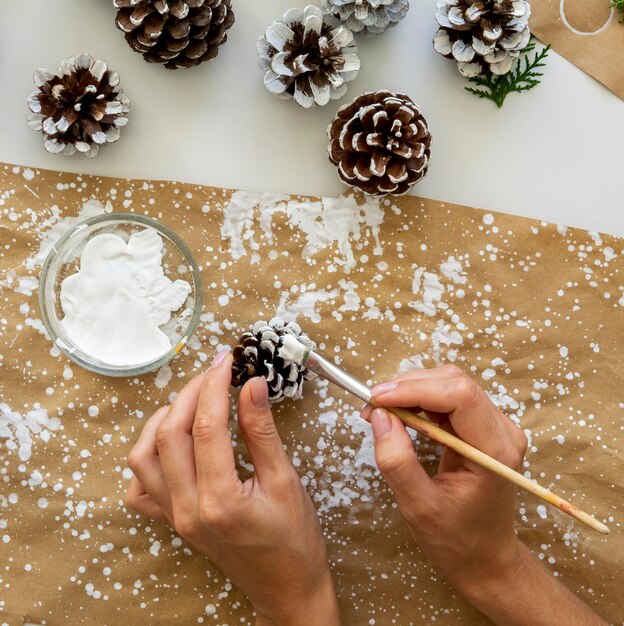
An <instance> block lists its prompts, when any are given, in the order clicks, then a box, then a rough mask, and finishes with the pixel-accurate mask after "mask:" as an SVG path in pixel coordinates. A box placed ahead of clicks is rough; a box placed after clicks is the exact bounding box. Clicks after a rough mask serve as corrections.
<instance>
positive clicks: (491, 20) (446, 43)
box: [433, 0, 531, 78]
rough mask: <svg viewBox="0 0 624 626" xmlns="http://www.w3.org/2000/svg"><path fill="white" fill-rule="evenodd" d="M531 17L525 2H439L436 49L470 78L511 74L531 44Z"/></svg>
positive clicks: (514, 0) (510, 0)
mask: <svg viewBox="0 0 624 626" xmlns="http://www.w3.org/2000/svg"><path fill="white" fill-rule="evenodd" d="M530 15H531V6H530V4H529V3H528V2H526V1H525V0H438V11H437V13H436V20H437V21H438V24H439V25H440V29H439V30H438V32H437V33H436V34H435V37H434V39H433V47H434V48H435V50H436V52H439V53H440V54H442V55H444V56H445V57H447V58H449V59H454V60H455V61H456V62H457V67H458V69H459V71H460V72H461V74H463V75H464V76H466V77H468V78H471V77H474V76H479V75H480V74H485V73H487V72H492V74H496V75H502V74H507V72H509V71H510V70H511V69H512V67H513V63H514V61H515V60H516V59H517V58H518V56H519V55H520V52H521V51H522V50H524V48H526V47H527V44H528V43H529V39H530V37H531V32H530V30H529V16H530Z"/></svg>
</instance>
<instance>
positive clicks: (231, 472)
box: [193, 351, 242, 500]
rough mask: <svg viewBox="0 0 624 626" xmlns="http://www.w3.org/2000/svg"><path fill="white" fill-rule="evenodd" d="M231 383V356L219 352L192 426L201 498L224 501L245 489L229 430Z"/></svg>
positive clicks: (206, 379) (204, 382)
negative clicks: (240, 477)
mask: <svg viewBox="0 0 624 626" xmlns="http://www.w3.org/2000/svg"><path fill="white" fill-rule="evenodd" d="M231 381H232V355H231V354H230V353H229V352H225V351H224V352H220V353H219V354H218V355H217V357H216V358H215V361H214V363H213V366H212V367H211V369H210V370H208V372H207V373H206V376H205V377H204V381H203V384H202V387H201V391H200V394H199V401H198V405H197V414H196V416H195V423H194V424H193V439H194V444H195V466H196V469H197V488H198V491H199V494H200V497H202V496H208V497H210V496H215V497H217V498H218V499H219V500H221V499H222V498H223V497H226V498H227V497H231V496H232V495H234V494H235V493H236V492H237V491H239V490H241V489H242V483H241V482H240V480H239V478H238V474H237V472H236V465H235V463H234V452H233V450H232V439H231V437H230V432H229V430H228V427H227V424H228V420H229V416H230V397H229V387H230V383H231Z"/></svg>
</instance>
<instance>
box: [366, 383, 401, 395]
mask: <svg viewBox="0 0 624 626" xmlns="http://www.w3.org/2000/svg"><path fill="white" fill-rule="evenodd" d="M398 386H399V383H381V385H376V386H375V387H373V388H372V389H371V393H372V394H373V397H374V398H376V397H377V396H381V395H383V394H384V393H388V392H389V391H393V390H394V389H396V388H397V387H398Z"/></svg>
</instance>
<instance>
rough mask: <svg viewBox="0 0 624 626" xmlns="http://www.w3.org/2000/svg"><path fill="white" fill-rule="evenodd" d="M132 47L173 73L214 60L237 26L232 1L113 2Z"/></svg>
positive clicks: (131, 0)
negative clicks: (228, 35) (228, 33)
mask: <svg viewBox="0 0 624 626" xmlns="http://www.w3.org/2000/svg"><path fill="white" fill-rule="evenodd" d="M113 4H114V5H115V7H116V8H117V9H118V11H117V17H116V19H115V22H116V23H117V27H118V28H119V29H120V30H122V31H123V32H124V33H125V34H126V41H127V42H128V43H129V44H130V47H131V48H132V49H133V50H136V51H137V52H141V53H142V54H143V58H144V59H145V60H146V61H150V62H151V63H164V65H165V67H166V68H168V69H170V70H175V69H178V68H187V67H193V66H194V65H199V64H200V63H203V62H204V61H209V60H210V59H214V58H215V57H216V56H217V54H218V52H219V46H220V45H221V44H223V43H225V42H226V41H227V35H226V31H227V30H228V29H229V28H230V27H231V26H232V24H234V13H233V12H232V0H113Z"/></svg>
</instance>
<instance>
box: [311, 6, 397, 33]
mask: <svg viewBox="0 0 624 626" xmlns="http://www.w3.org/2000/svg"><path fill="white" fill-rule="evenodd" d="M322 6H323V9H324V10H325V11H327V12H328V13H331V14H332V15H334V16H335V17H337V18H338V19H339V20H340V21H342V22H344V23H345V24H346V25H347V26H348V27H349V28H350V29H351V30H352V31H353V32H354V33H362V34H364V35H379V34H380V33H383V32H384V31H385V30H386V29H387V28H388V27H390V26H396V25H397V24H398V23H399V22H400V21H401V20H402V19H403V18H404V17H405V15H406V14H407V11H408V10H409V0H322Z"/></svg>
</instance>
